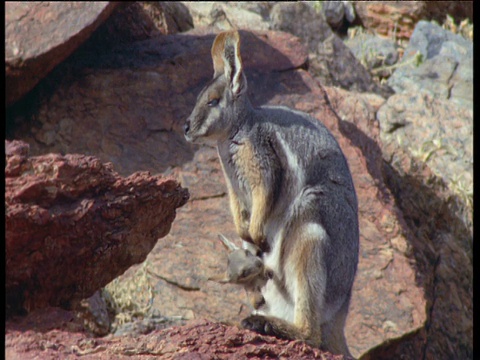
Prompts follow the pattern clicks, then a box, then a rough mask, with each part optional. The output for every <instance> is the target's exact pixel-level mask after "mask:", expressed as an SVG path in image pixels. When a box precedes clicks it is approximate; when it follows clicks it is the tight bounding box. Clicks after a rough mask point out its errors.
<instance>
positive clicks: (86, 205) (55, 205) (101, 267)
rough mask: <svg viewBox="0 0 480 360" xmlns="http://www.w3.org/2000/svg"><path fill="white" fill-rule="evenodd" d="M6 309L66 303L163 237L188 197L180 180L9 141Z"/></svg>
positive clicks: (105, 279) (92, 289)
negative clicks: (123, 172)
mask: <svg viewBox="0 0 480 360" xmlns="http://www.w3.org/2000/svg"><path fill="white" fill-rule="evenodd" d="M5 148H6V167H5V177H6V179H5V181H6V184H5V207H6V209H5V211H6V214H5V239H6V243H5V254H6V275H7V276H6V279H7V280H6V284H5V289H6V293H7V305H6V306H7V309H11V310H12V311H15V310H20V309H22V308H23V309H25V310H33V309H36V308H42V307H45V306H48V305H51V306H52V305H53V306H58V305H61V306H68V305H69V304H71V303H72V302H74V301H78V300H81V299H83V298H86V297H89V296H91V295H92V294H93V293H94V292H95V291H96V290H97V289H99V288H100V287H102V286H105V285H106V284H107V283H108V282H110V281H111V280H113V279H114V278H115V277H117V276H118V275H120V274H122V273H123V272H124V271H125V270H126V269H128V268H129V267H130V266H131V265H133V264H138V263H140V262H142V261H143V260H144V259H145V257H146V256H147V254H148V253H149V252H150V250H151V249H152V248H153V246H154V245H155V244H156V242H157V240H158V239H159V238H161V237H163V236H165V235H166V234H167V233H168V232H169V230H170V227H171V224H172V222H173V220H174V218H175V212H176V209H177V208H178V207H180V206H182V205H184V204H185V203H186V202H187V200H188V191H187V190H186V189H183V188H181V187H180V185H179V184H178V182H176V181H175V180H173V179H171V178H164V177H162V176H160V175H156V176H151V175H150V174H149V173H147V172H137V173H135V174H132V175H131V176H129V177H128V178H122V177H121V176H119V175H118V174H117V173H116V172H115V171H114V170H113V167H112V164H102V163H101V162H100V161H99V160H98V159H97V158H95V157H93V156H86V155H65V156H62V155H59V154H46V155H41V156H32V157H30V156H29V155H28V145H26V144H25V143H21V142H18V141H13V142H10V141H6V142H5Z"/></svg>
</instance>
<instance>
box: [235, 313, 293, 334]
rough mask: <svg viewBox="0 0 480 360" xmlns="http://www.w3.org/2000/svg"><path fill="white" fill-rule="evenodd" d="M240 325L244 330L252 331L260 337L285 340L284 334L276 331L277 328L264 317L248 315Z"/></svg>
mask: <svg viewBox="0 0 480 360" xmlns="http://www.w3.org/2000/svg"><path fill="white" fill-rule="evenodd" d="M241 324H242V327H243V328H244V329H248V330H252V331H255V332H257V333H259V334H262V335H271V336H275V337H278V338H281V339H285V338H287V337H286V336H285V335H286V334H284V333H283V332H281V331H278V329H277V327H276V326H274V324H272V322H271V321H269V318H267V317H266V316H262V315H250V316H249V317H247V318H245V319H243V320H242V323H241Z"/></svg>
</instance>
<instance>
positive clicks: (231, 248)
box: [218, 234, 239, 251]
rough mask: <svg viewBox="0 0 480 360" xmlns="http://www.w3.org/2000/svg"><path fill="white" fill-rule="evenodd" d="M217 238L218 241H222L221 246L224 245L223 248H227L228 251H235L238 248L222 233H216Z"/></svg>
mask: <svg viewBox="0 0 480 360" xmlns="http://www.w3.org/2000/svg"><path fill="white" fill-rule="evenodd" d="M218 238H219V239H220V241H221V242H222V244H223V246H224V247H225V249H227V250H228V251H235V250H238V249H239V247H238V246H237V245H235V243H234V242H232V241H230V240H228V239H227V237H226V236H225V235H223V234H218Z"/></svg>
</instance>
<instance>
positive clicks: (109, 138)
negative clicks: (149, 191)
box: [16, 31, 307, 176]
mask: <svg viewBox="0 0 480 360" xmlns="http://www.w3.org/2000/svg"><path fill="white" fill-rule="evenodd" d="M213 39H214V35H212V34H209V35H205V34H203V33H202V32H201V31H197V32H190V33H187V34H185V35H179V36H178V37H169V36H162V37H156V38H153V39H151V40H148V41H143V42H135V43H132V44H130V45H126V44H125V45H122V46H119V47H117V48H115V49H112V50H109V51H107V50H105V51H103V52H97V53H96V56H94V57H92V55H91V52H89V51H87V50H88V49H89V48H92V47H94V46H90V44H86V45H87V47H86V48H85V49H83V50H84V51H83V52H79V53H77V54H75V55H73V56H72V57H71V59H69V62H67V63H65V64H62V66H61V67H60V68H59V69H57V70H56V71H55V72H54V73H53V74H52V76H51V77H50V79H55V80H50V81H54V82H55V83H56V84H57V85H56V89H55V92H54V94H53V95H52V96H50V97H49V98H48V99H47V100H46V101H44V102H43V103H42V104H41V105H40V106H39V108H38V110H37V111H36V113H35V116H34V117H35V121H34V122H33V123H32V122H31V121H28V120H27V121H23V122H22V123H21V124H19V125H21V126H17V130H16V131H17V133H18V134H22V135H21V137H22V138H23V139H25V140H26V141H27V142H28V143H29V144H30V146H31V151H32V153H33V154H41V153H46V152H58V153H80V154H91V155H93V154H94V155H95V156H98V157H99V158H100V160H101V161H105V162H107V161H111V162H113V163H114V164H115V169H116V170H117V171H118V172H119V173H120V174H122V175H124V176H125V175H130V174H131V173H133V172H134V171H137V170H147V171H151V172H152V173H155V172H160V171H164V170H166V169H167V168H168V167H171V166H178V165H181V164H182V163H184V162H186V161H189V160H191V159H192V157H193V152H194V149H195V147H194V146H192V145H190V144H188V143H187V142H186V141H185V139H184V137H183V130H182V126H183V123H184V121H185V119H186V118H187V116H188V115H189V113H190V111H191V106H192V105H193V103H194V101H195V99H196V95H197V93H198V91H199V89H200V86H202V85H203V84H204V82H202V81H205V80H206V79H208V78H210V77H211V73H210V71H213V66H212V63H211V59H210V47H211V44H212V42H213ZM92 40H96V39H92ZM242 49H244V52H245V53H247V51H248V52H251V53H252V56H246V57H245V59H244V64H245V66H246V68H247V69H249V68H252V67H255V68H258V69H259V70H267V69H268V70H271V71H285V70H288V69H292V68H297V67H300V66H302V65H303V64H305V62H306V61H307V52H306V49H305V48H304V47H303V46H302V45H301V43H300V42H299V41H298V39H296V38H293V37H292V36H289V35H288V34H285V33H279V32H269V33H265V34H264V35H261V36H259V37H255V36H253V35H251V34H249V33H247V32H242ZM247 49H248V50H247ZM192 54H194V55H193V56H192ZM253 54H255V55H253ZM285 54H287V55H285ZM272 59H276V61H275V62H272ZM192 69H195V71H192ZM197 69H198V70H197ZM79 74H81V75H80V76H79ZM48 86H49V85H48V84H45V86H44V87H41V86H40V87H39V88H38V89H37V90H38V91H39V92H41V91H43V89H44V88H46V87H48ZM60 99H61V100H60ZM139 104H141V106H139ZM187 104H188V105H187ZM27 134H28V135H27ZM78 139H82V141H78Z"/></svg>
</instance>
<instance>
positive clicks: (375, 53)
mask: <svg viewBox="0 0 480 360" xmlns="http://www.w3.org/2000/svg"><path fill="white" fill-rule="evenodd" d="M345 45H347V46H348V48H349V49H350V50H351V51H352V53H353V54H354V55H355V57H356V58H357V59H358V60H359V61H360V63H361V64H363V65H364V66H365V67H366V68H367V69H368V70H370V72H371V73H373V74H375V75H379V76H383V77H388V76H390V75H391V72H390V71H389V70H388V69H385V70H382V69H378V68H379V67H382V68H385V67H388V66H392V65H394V64H395V63H396V62H397V61H398V51H397V49H396V46H395V43H394V42H393V41H392V40H389V39H382V38H380V37H378V36H375V35H370V34H365V33H363V34H359V35H357V36H355V37H353V38H351V39H348V40H346V41H345Z"/></svg>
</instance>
